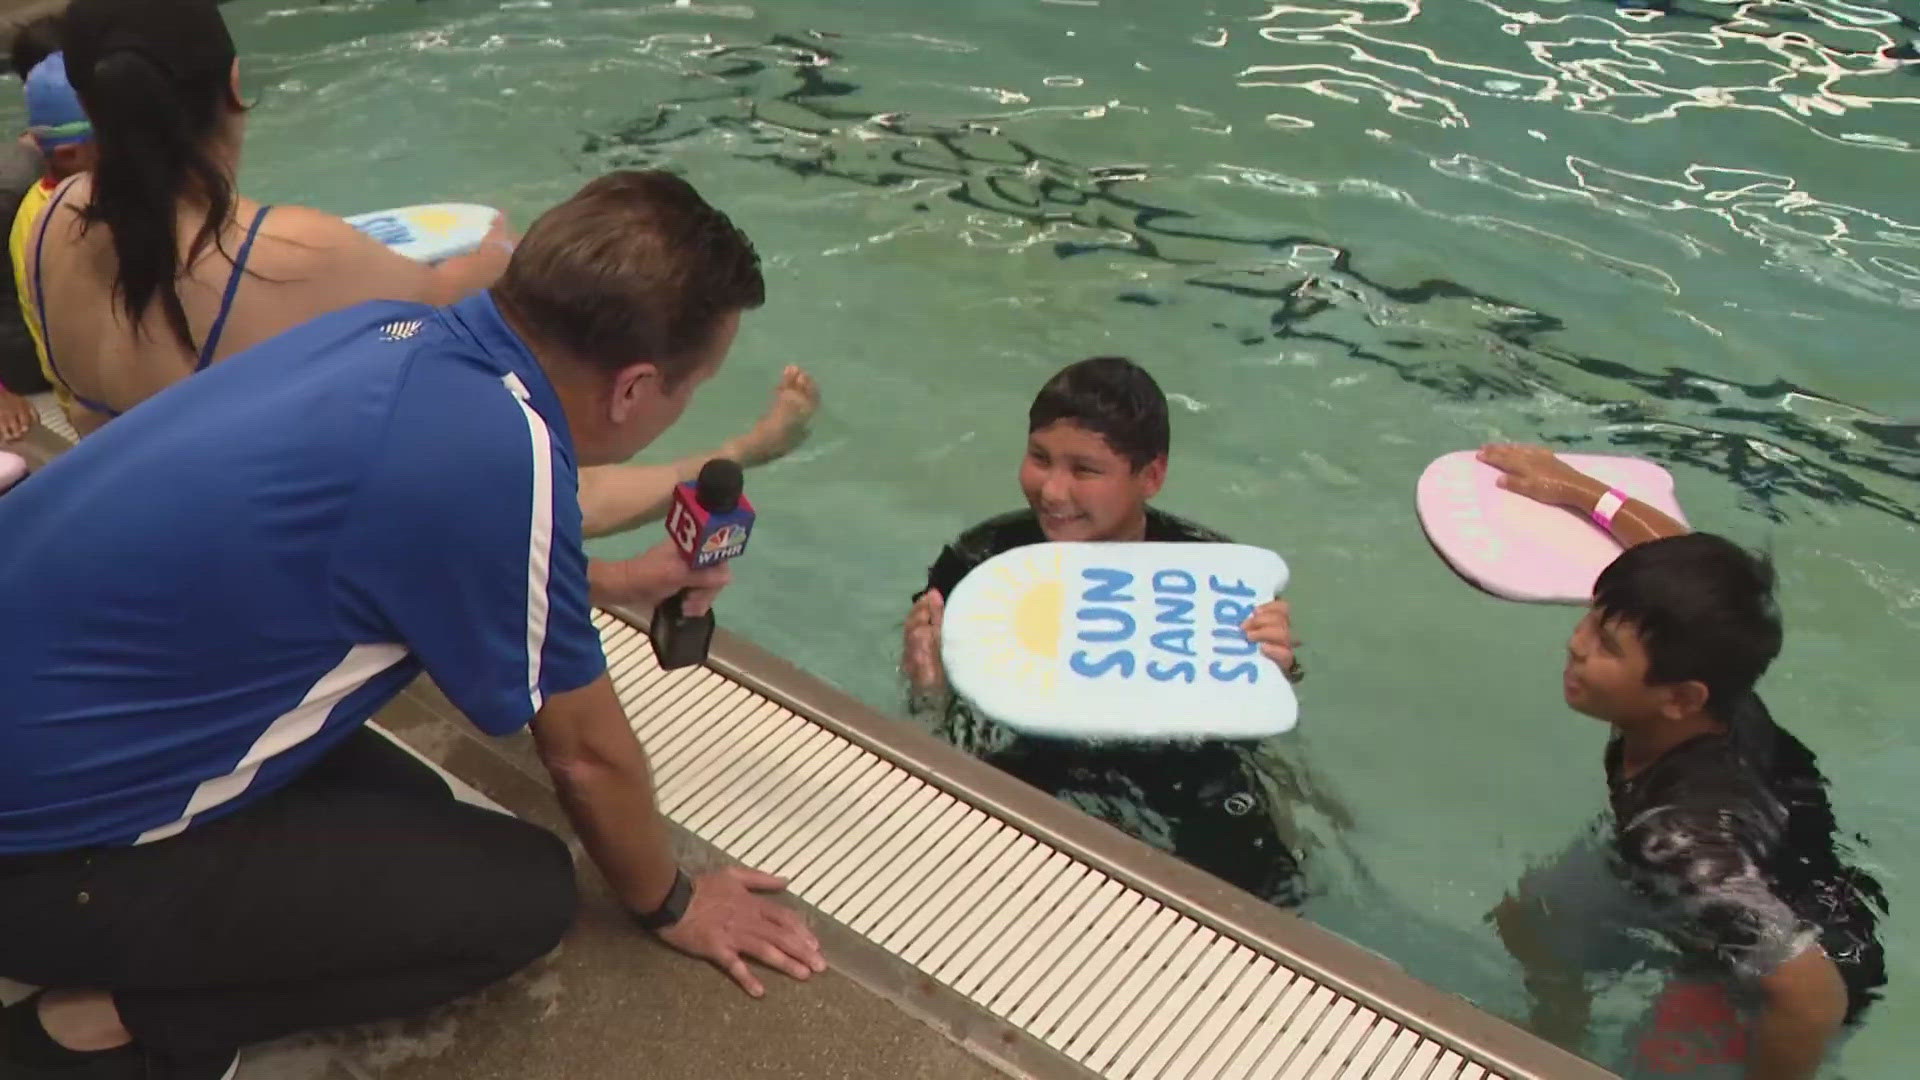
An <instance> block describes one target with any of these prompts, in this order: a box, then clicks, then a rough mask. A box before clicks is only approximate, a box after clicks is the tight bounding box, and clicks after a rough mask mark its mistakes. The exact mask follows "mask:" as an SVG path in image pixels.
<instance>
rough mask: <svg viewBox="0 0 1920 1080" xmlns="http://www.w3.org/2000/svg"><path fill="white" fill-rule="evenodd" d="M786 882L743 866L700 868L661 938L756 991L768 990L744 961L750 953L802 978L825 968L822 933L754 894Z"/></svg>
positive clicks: (778, 889)
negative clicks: (702, 870) (682, 910)
mask: <svg viewBox="0 0 1920 1080" xmlns="http://www.w3.org/2000/svg"><path fill="white" fill-rule="evenodd" d="M786 887H787V883H786V882H785V881H783V880H781V879H780V878H777V877H774V876H773V875H772V874H763V873H761V872H760V871H758V870H749V869H747V868H745V867H743V866H730V867H728V868H726V869H725V870H716V871H713V872H712V873H708V874H701V875H700V876H699V877H697V878H695V879H694V882H693V899H692V900H691V901H690V902H689V903H688V905H687V913H686V914H685V915H683V916H681V918H680V921H679V922H677V923H674V924H673V925H672V926H669V927H667V928H666V929H664V930H662V931H660V940H662V941H664V942H666V943H667V944H669V945H671V946H673V947H674V948H676V949H679V950H680V951H681V952H683V953H686V954H687V955H688V956H697V957H699V958H700V959H702V960H706V961H708V962H710V963H712V964H713V966H715V967H717V968H719V969H720V970H721V971H724V972H726V973H727V975H728V976H730V977H731V978H732V979H733V981H734V982H737V983H739V984H740V989H742V990H745V991H746V992H747V993H749V994H751V995H753V996H754V997H759V996H761V995H762V994H765V993H766V992H767V990H766V987H764V986H762V985H761V984H760V980H759V979H757V978H755V977H754V974H753V969H752V968H751V967H749V966H748V965H747V960H748V959H749V958H750V959H754V960H758V961H760V962H761V963H763V964H765V965H767V966H768V967H770V968H774V969H776V970H779V971H784V972H786V973H787V974H788V975H790V976H792V977H793V978H795V979H799V980H802V981H805V980H806V979H808V978H811V977H812V976H813V975H815V974H818V973H819V972H822V971H825V970H827V961H826V958H825V957H824V956H822V955H821V953H820V939H818V938H816V937H814V936H813V933H812V931H810V930H808V929H807V924H806V921H805V920H804V919H802V918H801V917H800V916H799V915H798V914H795V913H794V912H793V911H792V910H791V909H789V908H786V907H782V906H781V905H779V904H776V903H774V902H773V901H772V900H769V899H767V898H766V897H764V896H761V895H758V894H760V893H767V892H779V891H780V890H781V889H784V888H786Z"/></svg>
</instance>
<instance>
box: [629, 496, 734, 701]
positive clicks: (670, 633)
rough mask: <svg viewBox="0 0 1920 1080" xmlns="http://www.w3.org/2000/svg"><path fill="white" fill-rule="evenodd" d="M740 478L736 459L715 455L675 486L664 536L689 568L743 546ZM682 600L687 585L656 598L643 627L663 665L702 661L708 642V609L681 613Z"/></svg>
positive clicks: (701, 566)
mask: <svg viewBox="0 0 1920 1080" xmlns="http://www.w3.org/2000/svg"><path fill="white" fill-rule="evenodd" d="M744 482H745V477H744V476H743V475H742V473H741V471H740V463H739V462H737V461H729V460H727V459H726V458H714V459H713V460H712V461H709V462H707V463H706V464H705V465H703V466H701V467H700V478H699V479H698V480H695V481H693V482H692V483H688V484H678V485H675V487H674V489H673V506H672V508H671V509H669V510H668V511H667V538H668V539H669V540H672V541H673V546H674V548H675V549H676V550H678V551H679V552H680V557H681V558H682V559H684V560H686V563H687V567H688V569H692V570H704V569H706V568H707V567H710V566H718V565H720V564H721V563H723V562H726V561H727V560H728V559H732V558H735V557H737V556H738V555H739V554H740V553H741V552H743V551H745V550H747V536H748V534H750V533H751V532H752V531H753V504H752V503H750V502H748V501H747V497H746V496H745V495H742V494H741V493H740V489H741V487H742V486H743V484H744ZM686 599H687V590H685V589H682V590H680V591H679V592H677V593H674V594H673V595H672V596H669V597H667V598H666V599H665V600H663V601H661V602H660V605H659V606H658V607H656V608H654V609H653V621H652V622H651V623H650V624H649V626H648V627H647V636H648V638H649V639H650V640H651V641H652V642H653V655H654V658H655V659H657V660H659V661H660V666H661V667H662V668H666V669H668V670H672V669H674V668H683V667H692V666H693V665H695V664H702V663H705V662H706V659H707V649H708V647H709V646H711V645H712V644H713V625H714V623H713V610H712V609H711V608H709V609H707V611H706V612H705V613H703V614H700V615H688V614H685V613H684V612H683V611H682V610H681V608H682V607H683V605H684V604H685V603H686Z"/></svg>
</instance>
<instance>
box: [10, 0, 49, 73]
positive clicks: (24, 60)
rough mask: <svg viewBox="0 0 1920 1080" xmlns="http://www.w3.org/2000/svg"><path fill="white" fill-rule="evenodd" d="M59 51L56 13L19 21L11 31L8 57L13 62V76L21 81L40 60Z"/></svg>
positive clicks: (37, 65) (38, 64)
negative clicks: (11, 36)
mask: <svg viewBox="0 0 1920 1080" xmlns="http://www.w3.org/2000/svg"><path fill="white" fill-rule="evenodd" d="M59 51H60V16H59V14H58V13H55V14H51V15H42V16H40V17H38V18H35V19H29V20H28V21H26V22H24V23H21V24H20V27H19V28H18V29H16V30H15V31H14V32H13V48H12V50H11V51H10V53H9V55H8V59H9V60H10V61H11V62H12V64H13V74H14V77H15V78H17V79H19V80H20V81H21V82H26V81H27V76H28V75H29V74H31V73H32V72H33V69H34V68H37V67H39V66H40V61H42V60H45V59H46V58H47V57H49V56H52V55H53V54H54V53H57V52H59Z"/></svg>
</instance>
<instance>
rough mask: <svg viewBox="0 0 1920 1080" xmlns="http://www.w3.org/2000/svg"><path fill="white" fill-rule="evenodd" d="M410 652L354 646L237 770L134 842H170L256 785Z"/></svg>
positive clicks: (205, 785)
mask: <svg viewBox="0 0 1920 1080" xmlns="http://www.w3.org/2000/svg"><path fill="white" fill-rule="evenodd" d="M406 656H407V650H406V647H405V646H403V645H355V646H354V647H353V648H351V649H348V650H347V655H346V656H344V657H341V659H340V662H339V663H338V664H335V665H334V667H333V670H332V671H329V672H327V673H326V674H325V675H322V676H320V678H319V679H318V680H317V681H316V682H315V683H314V684H313V686H312V687H311V688H310V689H309V690H308V691H307V694H306V696H305V697H303V698H301V699H300V704H298V705H295V706H294V707H293V708H292V709H290V710H288V711H287V712H284V713H281V714H280V715H279V716H278V717H275V718H274V721H273V723H271V724H268V725H267V729H266V730H265V731H262V732H261V733H260V737H259V738H257V739H255V740H254V741H253V745H252V746H250V747H248V748H247V752H246V754H245V755H244V756H242V757H241V758H240V761H239V763H238V764H236V765H234V767H233V770H232V771H231V772H228V773H226V774H224V775H221V776H216V777H214V778H213V779H211V780H203V781H201V782H200V785H199V786H198V787H196V788H194V789H193V795H192V797H191V798H189V799H188V800H187V809H186V812H185V813H183V814H181V815H180V817H179V818H178V819H177V820H175V821H171V822H169V823H167V824H165V825H161V826H158V827H156V828H152V829H148V830H147V831H146V832H144V833H141V834H140V838H139V839H138V840H135V841H134V843H136V844H150V843H152V842H153V841H155V840H165V839H166V838H167V837H169V836H176V835H178V834H180V833H182V832H185V831H186V828H187V826H189V825H191V824H193V819H194V817H195V816H196V815H198V814H204V813H206V812H207V811H208V810H211V809H213V808H214V807H216V806H220V805H221V804H223V803H227V802H231V801H233V800H234V799H237V798H239V797H240V796H241V794H243V793H244V792H245V791H246V790H247V788H249V787H252V786H253V779H254V777H255V776H257V775H259V772H260V765H261V763H262V762H265V761H266V760H268V759H269V758H272V757H274V756H275V755H277V754H284V753H286V752H287V751H288V750H291V749H293V748H294V747H296V746H299V745H300V744H301V743H303V742H306V741H307V740H308V739H311V738H313V737H314V736H315V735H318V734H320V731H321V729H323V728H325V727H326V724H327V717H329V716H331V715H333V709H334V706H336V705H338V704H340V702H341V701H343V700H345V699H346V697H347V695H349V694H351V693H353V692H354V691H355V690H358V689H360V688H361V687H363V686H365V685H367V683H369V682H371V681H373V677H374V676H376V675H378V674H380V673H381V672H383V671H385V670H387V669H388V668H390V667H392V666H393V665H395V664H397V663H399V662H400V661H402V660H404V659H406Z"/></svg>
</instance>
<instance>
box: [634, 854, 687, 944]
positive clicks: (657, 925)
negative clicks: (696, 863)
mask: <svg viewBox="0 0 1920 1080" xmlns="http://www.w3.org/2000/svg"><path fill="white" fill-rule="evenodd" d="M692 902H693V879H692V878H690V877H688V876H687V872H686V871H685V870H682V869H680V868H679V867H675V868H674V871H673V888H671V889H668V890H667V898H666V899H665V900H663V901H661V902H660V906H659V907H657V908H655V909H653V910H652V911H648V912H644V913H643V912H638V911H636V912H634V913H633V921H634V922H637V923H639V924H640V928H641V929H642V930H651V931H653V932H654V933H659V932H660V931H662V930H665V929H666V928H668V927H669V926H672V925H673V924H674V923H677V922H679V921H680V918H681V916H683V915H685V914H686V913H687V905H688V904H690V903H692Z"/></svg>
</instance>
